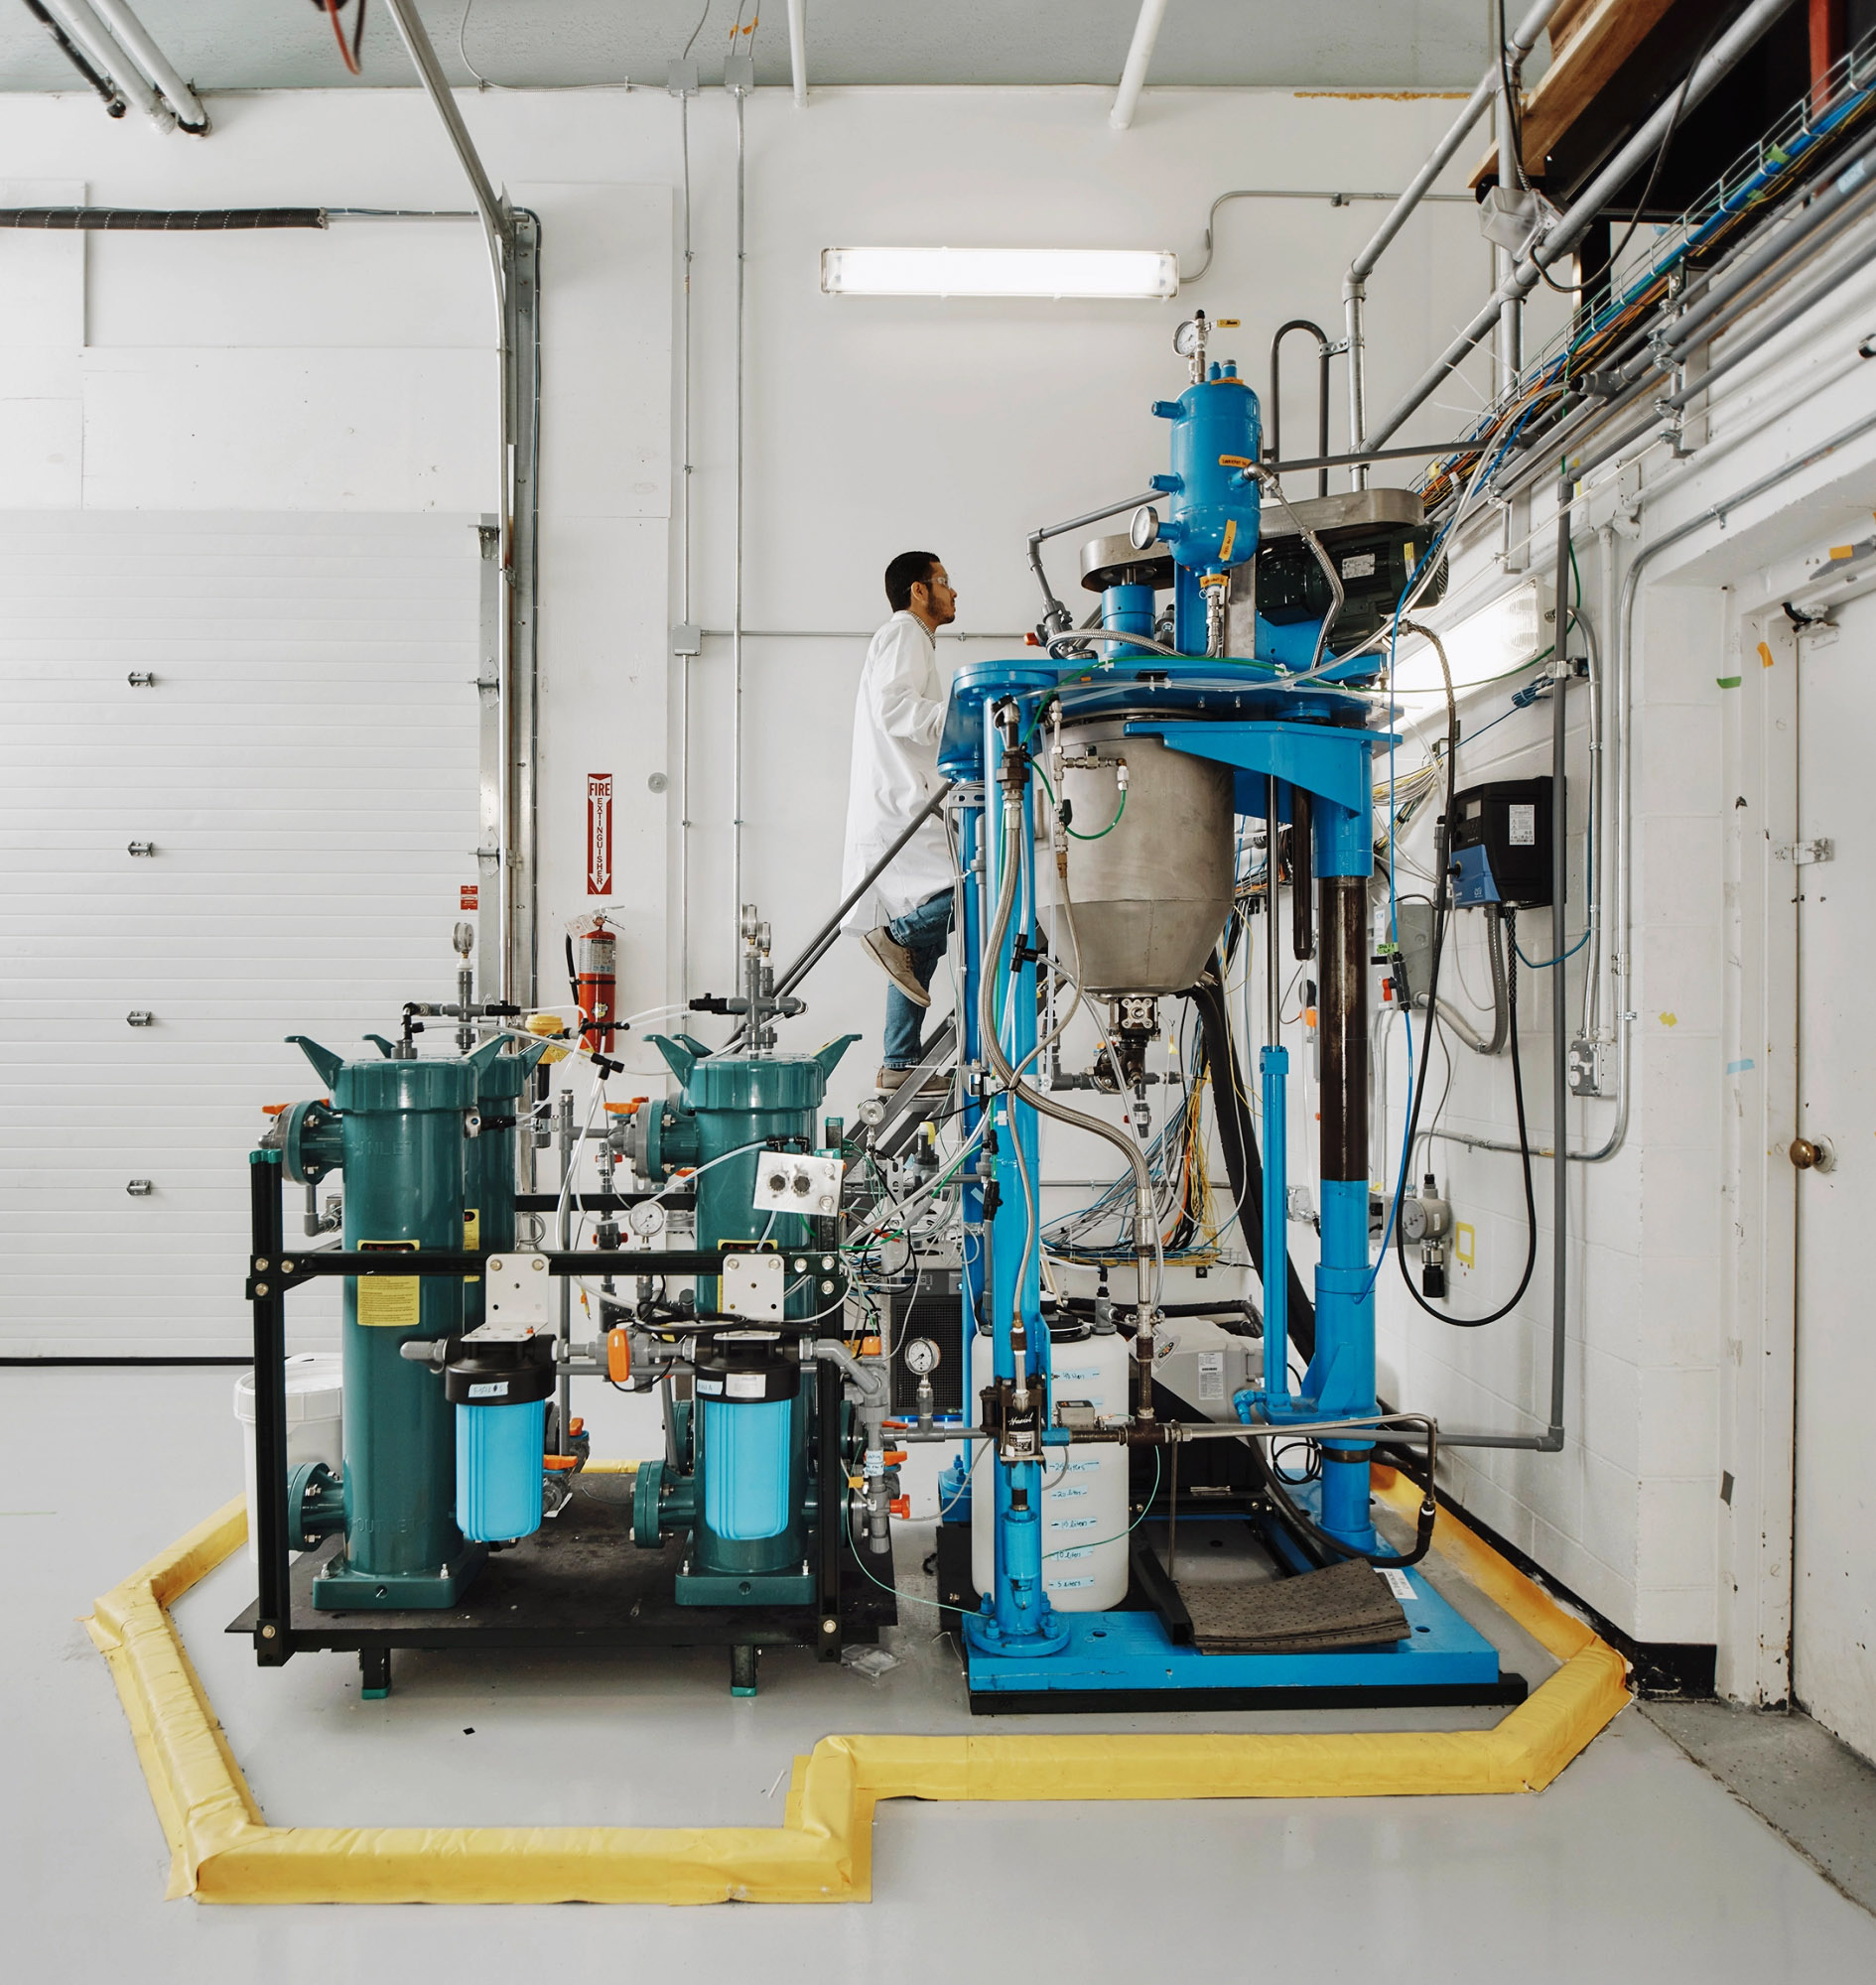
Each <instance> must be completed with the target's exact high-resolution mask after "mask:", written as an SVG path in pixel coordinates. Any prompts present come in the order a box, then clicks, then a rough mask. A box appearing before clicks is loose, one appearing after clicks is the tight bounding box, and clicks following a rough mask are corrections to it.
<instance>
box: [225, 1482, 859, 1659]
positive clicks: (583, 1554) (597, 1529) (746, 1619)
mask: <svg viewBox="0 0 1876 1985" xmlns="http://www.w3.org/2000/svg"><path fill="white" fill-rule="evenodd" d="M631 1521H632V1512H631V1504H630V1502H629V1501H628V1500H619V1501H616V1502H614V1501H609V1500H608V1501H604V1502H602V1501H600V1500H598V1499H597V1498H595V1497H593V1496H590V1495H587V1494H584V1493H581V1492H580V1491H579V1489H578V1488H576V1493H575V1494H574V1497H573V1499H572V1501H571V1502H569V1503H568V1505H567V1507H566V1508H565V1509H564V1510H563V1511H562V1512H561V1514H560V1515H559V1516H558V1517H551V1518H549V1519H548V1520H547V1522H544V1523H543V1524H542V1525H541V1527H540V1528H539V1529H538V1530H537V1531H536V1532H535V1533H534V1535H533V1536H531V1537H524V1538H523V1539H522V1540H521V1541H520V1542H519V1543H517V1544H516V1545H514V1546H513V1548H512V1549H509V1550H502V1551H494V1552H491V1553H490V1556H489V1559H488V1563H487V1566H486V1567H485V1568H484V1570H483V1571H482V1573H481V1575H480V1576H479V1577H478V1578H477V1579H476V1580H475V1582H474V1584H473V1585H471V1586H470V1587H469V1591H468V1593H467V1594H466V1595H465V1596H464V1599H463V1602H462V1603H461V1604H460V1605H458V1606H454V1607H451V1608H449V1609H447V1610H444V1611H438V1612H407V1613H393V1612H369V1613H365V1612H357V1613H326V1612H318V1611H315V1609H314V1606H313V1580H314V1577H315V1575H316V1573H317V1572H318V1571H319V1570H320V1569H321V1567H322V1566H323V1565H324V1564H325V1562H326V1561H327V1559H329V1558H330V1557H331V1556H332V1555H333V1554H334V1552H335V1551H336V1550H337V1549H338V1547H339V1539H338V1538H336V1537H333V1538H330V1539H328V1540H327V1542H325V1543H324V1544H322V1545H321V1546H320V1547H319V1548H318V1549H317V1550H311V1551H308V1552H306V1553H305V1554H304V1555H303V1556H302V1557H300V1558H299V1559H298V1560H297V1562H296V1563H295V1564H294V1566H293V1573H292V1579H293V1613H292V1621H291V1625H290V1627H289V1630H288V1632H289V1636H290V1642H289V1648H288V1650H287V1652H289V1653H306V1652H312V1651H314V1650H333V1651H337V1652H342V1653H350V1652H354V1651H356V1652H358V1653H360V1654H364V1653H371V1652H376V1651H379V1650H389V1649H392V1648H433V1649H438V1648H456V1649H469V1650H475V1649H482V1648H491V1649H492V1648H526V1649H531V1650H535V1651H539V1650H542V1649H551V1648H564V1649H571V1650H574V1651H576V1652H581V1653H589V1654H590V1653H596V1652H601V1651H606V1650H615V1649H629V1648H777V1647H788V1646H800V1647H810V1648H813V1649H814V1650H815V1651H816V1653H817V1654H820V1655H821V1656H822V1657H823V1658H833V1657H835V1656H838V1654H839V1652H840V1649H841V1647H842V1646H843V1645H845V1644H846V1643H848V1642H853V1641H860V1642H876V1641H877V1640H878V1638H879V1629H880V1628H881V1627H889V1626H894V1625H896V1624H897V1620H898V1606H897V1600H896V1598H895V1596H894V1594H893V1593H892V1592H891V1590H889V1589H882V1586H884V1587H887V1588H889V1586H890V1582H891V1563H892V1560H891V1558H890V1556H885V1557H884V1559H883V1565H882V1568H881V1571H880V1572H879V1573H877V1574H875V1576H877V1577H879V1578H880V1580H881V1584H880V1585H875V1584H874V1583H872V1581H871V1580H870V1579H869V1578H868V1577H867V1575H866V1573H865V1572H864V1571H862V1570H861V1568H860V1567H859V1566H858V1565H857V1564H855V1563H854V1561H853V1557H852V1553H851V1552H847V1551H843V1559H842V1564H841V1571H840V1607H839V1613H838V1616H837V1617H838V1620H839V1629H838V1632H836V1633H833V1634H828V1633H826V1632H824V1616H823V1614H822V1612H821V1609H820V1608H819V1607H816V1606H680V1605H678V1604H677V1602H676V1600H675V1598H674V1597H673V1593H674V1590H675V1585H676V1577H677V1570H678V1566H679V1565H680V1563H682V1561H683V1557H684V1539H683V1538H681V1537H673V1538H671V1539H669V1540H667V1542H666V1543H665V1545H664V1547H663V1548H662V1549H660V1550H641V1549H640V1548H639V1547H638V1546H637V1545H635V1544H634V1543H633V1542H632V1536H631ZM257 1611H258V1601H257V1602H256V1603H255V1605H252V1606H249V1607H247V1608H245V1609H244V1610H243V1612H242V1613H241V1614H240V1616H239V1617H238V1618H237V1619H235V1620H233V1621H231V1622H230V1623H229V1625H228V1628H227V1631H228V1632H229V1633H230V1634H244V1635H246V1636H248V1637H249V1638H250V1639H251V1638H252V1637H253V1635H254V1632H255V1628H256V1616H257Z"/></svg>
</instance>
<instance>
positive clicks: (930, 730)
mask: <svg viewBox="0 0 1876 1985" xmlns="http://www.w3.org/2000/svg"><path fill="white" fill-rule="evenodd" d="M946 689H947V685H946V683H945V681H944V679H943V678H942V677H941V676H940V675H939V673H938V651H937V647H936V644H935V643H934V642H933V640H932V637H931V635H930V633H929V632H928V631H927V630H926V627H925V623H924V622H923V621H922V620H920V619H919V618H918V616H917V615H916V614H915V613H906V612H900V613H895V614H893V616H892V618H891V619H890V620H888V621H887V622H886V623H885V625H884V626H883V627H881V628H880V629H879V631H878V632H877V633H876V634H875V635H874V636H873V637H872V645H871V647H869V648H868V650H867V660H866V664H865V666H864V667H863V668H862V669H861V671H860V694H859V695H858V696H857V697H856V698H855V701H854V755H853V767H852V770H851V772H850V773H849V775H848V787H847V857H846V860H845V862H844V864H843V866H842V871H841V894H842V895H843V896H845V895H846V894H847V892H848V891H849V890H850V889H852V888H853V887H854V886H855V885H856V884H857V883H858V882H859V880H860V878H861V877H862V876H863V875H864V874H866V872H867V870H868V869H869V868H871V866H872V864H873V863H874V862H875V861H877V860H878V859H879V858H880V856H882V855H883V854H884V853H885V852H886V850H887V849H888V848H890V847H891V846H892V844H893V842H894V841H896V840H897V839H898V837H899V836H900V835H901V834H902V833H903V832H904V831H905V824H906V822H907V821H909V820H910V819H911V817H912V816H913V814H915V813H916V812H917V811H918V809H919V808H920V807H921V806H923V805H924V804H925V802H926V801H927V800H928V799H930V797H931V796H932V794H933V793H935V792H936V791H937V790H938V788H939V786H940V785H942V784H943V780H942V779H940V777H939V775H938V732H939V730H940V729H941V728H942V727H943V725H944V720H945V696H946ZM951 883H952V870H951V850H950V846H949V844H948V842H947V841H946V839H945V829H944V822H943V821H942V820H941V819H940V818H938V817H937V816H936V815H934V816H933V817H932V818H931V819H930V820H928V821H927V822H926V823H925V825H924V826H923V827H921V828H920V829H919V830H918V832H917V833H916V834H915V835H914V836H913V837H912V839H911V840H910V841H909V842H907V843H906V845H905V847H904V848H903V849H902V850H901V851H900V852H899V855H898V857H897V859H896V860H894V861H893V863H892V865H891V867H889V868H888V869H887V870H886V871H885V873H884V874H883V875H881V876H880V877H879V879H878V881H877V883H875V884H874V886H873V887H872V888H871V889H870V890H869V891H868V892H867V894H866V895H865V896H863V897H862V898H861V899H860V901H859V902H858V903H856V904H855V905H854V907H853V908H852V909H851V910H850V911H849V912H848V913H847V917H846V920H845V921H846V925H847V927H848V928H850V929H859V930H871V928H872V926H873V925H874V924H876V923H880V922H883V921H886V920H888V919H890V918H892V917H902V916H903V915H904V914H905V913H906V911H907V910H909V909H912V908H913V907H914V906H915V905H917V904H919V903H922V902H923V901H924V900H925V899H926V897H927V896H933V895H936V894H937V893H938V891H939V890H941V889H948V888H950V887H951Z"/></svg>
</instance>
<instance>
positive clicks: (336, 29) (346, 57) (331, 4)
mask: <svg viewBox="0 0 1876 1985" xmlns="http://www.w3.org/2000/svg"><path fill="white" fill-rule="evenodd" d="M321 4H322V5H323V6H324V7H325V9H326V18H327V19H328V20H329V21H330V22H332V24H333V40H334V41H335V42H336V43H337V44H338V57H339V60H340V61H341V62H342V63H343V64H344V65H345V66H346V68H348V69H349V70H350V71H351V73H352V74H353V75H356V74H357V73H358V44H359V43H360V42H362V41H363V40H364V17H365V0H358V19H357V22H356V23H355V25H354V26H353V29H352V35H351V47H350V48H346V46H345V30H344V29H343V28H342V27H341V26H340V25H339V20H338V10H339V9H340V8H341V7H342V6H344V4H345V0H321Z"/></svg>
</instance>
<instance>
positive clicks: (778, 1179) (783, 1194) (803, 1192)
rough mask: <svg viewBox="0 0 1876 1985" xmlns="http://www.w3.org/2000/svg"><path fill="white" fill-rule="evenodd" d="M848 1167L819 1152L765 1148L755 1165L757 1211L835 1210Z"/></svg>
mask: <svg viewBox="0 0 1876 1985" xmlns="http://www.w3.org/2000/svg"><path fill="white" fill-rule="evenodd" d="M846 1170H847V1167H846V1165H845V1164H844V1163H843V1162H842V1160H841V1159H839V1158H829V1157H822V1156H821V1155H820V1154H819V1153H816V1154H814V1155H812V1156H801V1155H799V1154H797V1153H796V1152H793V1151H765V1152H763V1154H762V1156H761V1157H760V1158H759V1159H758V1160H757V1161H756V1166H755V1210H756V1212H757V1213H816V1214H831V1213H838V1212H839V1211H840V1209H841V1179H842V1177H843V1176H844V1174H845V1173H846Z"/></svg>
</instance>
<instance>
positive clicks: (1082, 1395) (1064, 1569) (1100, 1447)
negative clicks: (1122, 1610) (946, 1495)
mask: <svg viewBox="0 0 1876 1985" xmlns="http://www.w3.org/2000/svg"><path fill="white" fill-rule="evenodd" d="M1133 1362H1134V1361H1133V1359H1132V1358H1131V1357H1130V1356H1129V1354H1128V1349H1127V1342H1126V1340H1125V1339H1124V1338H1123V1337H1121V1335H1120V1334H1119V1333H1118V1332H1114V1331H1110V1332H1106V1333H1104V1334H1100V1335H1096V1336H1091V1337H1086V1338H1084V1339H1082V1340H1081V1342H1079V1343H1073V1342H1063V1341H1060V1340H1058V1341H1056V1342H1055V1343H1053V1344H1051V1345H1050V1347H1049V1369H1050V1375H1051V1383H1052V1385H1053V1388H1054V1396H1055V1400H1056V1402H1057V1403H1058V1404H1059V1403H1060V1402H1061V1401H1062V1400H1065V1399H1073V1400H1076V1401H1081V1400H1085V1401H1086V1402H1087V1403H1088V1404H1089V1405H1091V1406H1093V1407H1094V1409H1095V1411H1096V1412H1097V1413H1099V1414H1100V1415H1101V1416H1102V1417H1103V1418H1104V1419H1105V1418H1116V1419H1118V1418H1120V1417H1121V1416H1122V1415H1123V1414H1125V1413H1126V1411H1127V1396H1128V1379H1129V1377H1130V1373H1129V1367H1130V1366H1131V1365H1132V1364H1133ZM990 1383H991V1340H990V1339H989V1338H988V1337H986V1336H984V1335H983V1334H982V1333H981V1332H980V1333H979V1334H978V1335H976V1336H974V1337H973V1338H972V1339H971V1396H972V1398H973V1399H976V1398H977V1397H978V1396H979V1395H980V1394H981V1393H982V1391H983V1389H984V1388H985V1387H986V1386H988V1385H989V1384H990ZM972 1445H973V1447H974V1449H975V1454H974V1456H973V1458H974V1459H975V1460H976V1461H977V1472H976V1473H975V1474H974V1475H973V1476H972V1478H971V1581H972V1583H973V1584H974V1585H975V1586H976V1587H977V1589H978V1591H979V1592H987V1591H989V1589H990V1584H991V1579H992V1576H993V1572H994V1567H995V1564H996V1550H997V1545H996V1538H995V1516H994V1505H995V1502H996V1492H995V1488H994V1486H993V1480H992V1467H991V1458H990V1443H989V1442H988V1441H976V1442H973V1443H972ZM1127 1457H1128V1450H1127V1449H1126V1448H1125V1447H1123V1446H1121V1445H1120V1444H1119V1443H1118V1442H1116V1443H1113V1444H1109V1443H1107V1442H1094V1441H1088V1442H1084V1443H1083V1444H1082V1445H1080V1446H1078V1447H1051V1448H1048V1449H1046V1450H1044V1456H1043V1461H1042V1589H1043V1591H1044V1592H1046V1593H1047V1594H1048V1597H1049V1604H1050V1605H1051V1606H1053V1607H1055V1608H1056V1609H1057V1610H1058V1611H1059V1612H1063V1613H1105V1612H1106V1611H1107V1610H1108V1609H1109V1608H1110V1607H1112V1606H1118V1605H1120V1603H1121V1601H1122V1600H1123V1599H1125V1598H1126V1597H1127V1568H1128V1550H1129V1546H1128V1535H1127V1531H1128V1524H1129V1523H1130V1522H1132V1517H1131V1515H1130V1513H1129V1510H1128V1507H1127Z"/></svg>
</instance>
